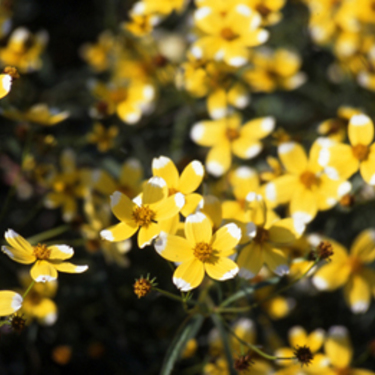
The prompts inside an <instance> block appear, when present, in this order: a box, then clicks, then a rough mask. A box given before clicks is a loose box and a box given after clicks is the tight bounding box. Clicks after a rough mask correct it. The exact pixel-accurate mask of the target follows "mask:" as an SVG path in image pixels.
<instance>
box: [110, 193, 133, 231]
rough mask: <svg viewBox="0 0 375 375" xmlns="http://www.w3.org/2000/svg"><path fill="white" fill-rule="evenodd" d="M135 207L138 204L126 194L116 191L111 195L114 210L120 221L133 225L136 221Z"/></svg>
mask: <svg viewBox="0 0 375 375" xmlns="http://www.w3.org/2000/svg"><path fill="white" fill-rule="evenodd" d="M135 207H137V205H136V204H135V203H134V202H133V201H132V200H131V199H130V198H129V197H127V196H126V195H125V194H122V193H120V192H119V191H115V192H114V193H113V194H112V195H111V209H112V212H113V214H114V215H115V216H116V217H117V219H119V220H120V221H123V222H127V223H128V224H129V225H132V224H133V223H134V218H133V211H134V209H135Z"/></svg>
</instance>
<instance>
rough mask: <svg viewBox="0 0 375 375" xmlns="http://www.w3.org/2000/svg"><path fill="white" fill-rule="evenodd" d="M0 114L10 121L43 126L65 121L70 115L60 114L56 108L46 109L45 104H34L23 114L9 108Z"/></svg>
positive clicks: (67, 113) (63, 112)
mask: <svg viewBox="0 0 375 375" xmlns="http://www.w3.org/2000/svg"><path fill="white" fill-rule="evenodd" d="M1 114H2V115H3V116H4V117H6V118H9V119H11V120H15V121H28V122H32V123H35V124H39V125H43V126H53V125H56V124H58V123H59V122H62V121H64V120H66V119H67V118H68V117H69V115H70V113H69V112H68V111H62V112H60V111H59V110H57V109H56V108H48V105H47V104H45V103H40V104H34V105H33V106H31V107H30V108H29V109H28V110H27V111H25V112H22V111H19V110H17V109H16V108H10V109H6V110H4V111H2V112H1Z"/></svg>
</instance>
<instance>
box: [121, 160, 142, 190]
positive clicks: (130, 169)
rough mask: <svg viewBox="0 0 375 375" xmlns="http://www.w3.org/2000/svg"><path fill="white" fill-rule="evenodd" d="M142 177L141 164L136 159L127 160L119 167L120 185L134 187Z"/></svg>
mask: <svg viewBox="0 0 375 375" xmlns="http://www.w3.org/2000/svg"><path fill="white" fill-rule="evenodd" d="M142 176H143V169H142V164H141V162H140V161H139V160H138V159H136V158H130V159H128V160H127V161H126V162H125V163H124V164H123V165H122V167H121V172H120V184H121V185H122V186H126V185H131V186H133V185H136V184H138V183H139V181H141V179H142Z"/></svg>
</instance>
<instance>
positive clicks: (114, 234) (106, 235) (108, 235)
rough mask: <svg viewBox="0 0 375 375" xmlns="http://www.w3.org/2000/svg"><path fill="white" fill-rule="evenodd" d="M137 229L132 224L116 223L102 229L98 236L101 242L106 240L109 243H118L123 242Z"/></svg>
mask: <svg viewBox="0 0 375 375" xmlns="http://www.w3.org/2000/svg"><path fill="white" fill-rule="evenodd" d="M137 229H138V226H137V225H136V224H135V223H134V224H133V223H132V224H131V225H130V224H127V223H124V222H121V223H118V224H116V225H113V226H112V227H109V228H107V229H104V230H102V231H101V232H100V236H101V237H102V239H103V240H107V241H110V242H120V241H125V240H127V239H128V238H130V237H131V236H132V235H133V234H134V233H135V232H136V231H137Z"/></svg>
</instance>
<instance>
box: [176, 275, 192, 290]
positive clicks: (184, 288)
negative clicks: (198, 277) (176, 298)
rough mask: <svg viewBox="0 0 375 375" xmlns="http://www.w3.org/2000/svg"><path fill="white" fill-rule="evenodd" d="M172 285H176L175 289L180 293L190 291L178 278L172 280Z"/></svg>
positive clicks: (187, 284) (185, 283) (184, 282)
mask: <svg viewBox="0 0 375 375" xmlns="http://www.w3.org/2000/svg"><path fill="white" fill-rule="evenodd" d="M173 284H174V285H176V287H177V288H178V289H179V290H181V291H182V292H188V291H189V290H191V289H192V287H191V285H190V284H189V283H188V282H186V281H185V280H183V279H180V278H178V277H174V278H173Z"/></svg>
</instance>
